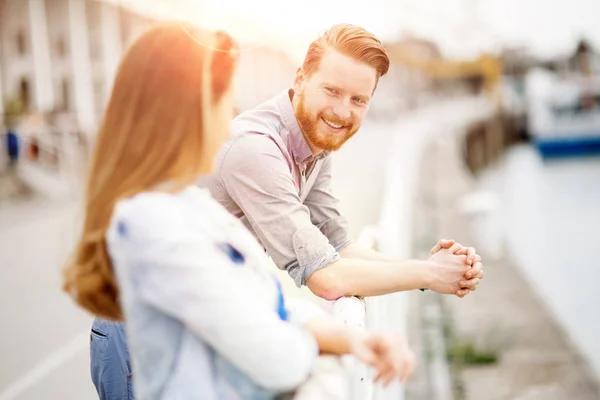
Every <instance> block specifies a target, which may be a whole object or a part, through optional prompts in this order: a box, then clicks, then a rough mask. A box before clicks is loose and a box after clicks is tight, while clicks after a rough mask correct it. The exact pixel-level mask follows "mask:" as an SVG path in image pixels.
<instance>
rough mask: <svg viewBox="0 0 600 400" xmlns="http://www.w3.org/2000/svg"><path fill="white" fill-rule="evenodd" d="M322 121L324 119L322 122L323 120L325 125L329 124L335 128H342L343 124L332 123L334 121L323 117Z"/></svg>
mask: <svg viewBox="0 0 600 400" xmlns="http://www.w3.org/2000/svg"><path fill="white" fill-rule="evenodd" d="M323 121H324V122H325V123H326V124H327V125H329V126H330V127H332V128H335V129H340V128H342V127H343V126H344V125H339V124H334V123H333V122H331V121H327V120H326V119H325V118H323Z"/></svg>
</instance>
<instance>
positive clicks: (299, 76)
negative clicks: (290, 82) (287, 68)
mask: <svg viewBox="0 0 600 400" xmlns="http://www.w3.org/2000/svg"><path fill="white" fill-rule="evenodd" d="M305 78H306V76H305V75H304V70H303V69H302V67H300V68H298V69H297V70H296V77H295V78H294V91H298V89H300V86H302V83H304V80H305Z"/></svg>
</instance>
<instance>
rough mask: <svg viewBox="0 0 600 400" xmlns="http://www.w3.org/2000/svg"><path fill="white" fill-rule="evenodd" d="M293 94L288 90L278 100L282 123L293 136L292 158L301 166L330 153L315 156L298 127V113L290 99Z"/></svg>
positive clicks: (291, 140) (291, 139)
mask: <svg viewBox="0 0 600 400" xmlns="http://www.w3.org/2000/svg"><path fill="white" fill-rule="evenodd" d="M292 93H293V92H292V89H288V90H284V91H283V92H282V93H281V94H279V95H278V98H277V107H278V108H279V112H280V115H281V121H282V122H283V125H284V126H285V128H286V129H287V130H288V131H289V132H290V135H291V137H290V143H291V152H292V156H293V157H294V161H295V162H296V164H298V165H300V164H303V163H307V162H310V161H312V160H313V159H316V160H320V159H322V158H324V157H325V156H327V155H328V154H329V152H327V151H323V152H321V153H320V154H317V155H313V153H312V151H311V150H310V147H309V146H308V143H307V141H306V138H305V137H304V134H303V133H302V129H300V125H298V120H297V119H296V113H295V112H294V107H293V106H292V100H291V99H290V95H291V94H292Z"/></svg>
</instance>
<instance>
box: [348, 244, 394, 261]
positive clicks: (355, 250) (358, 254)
mask: <svg viewBox="0 0 600 400" xmlns="http://www.w3.org/2000/svg"><path fill="white" fill-rule="evenodd" d="M339 253H340V256H342V257H343V258H358V259H362V260H372V261H381V262H394V261H397V260H395V259H394V258H392V257H389V256H386V255H385V254H383V253H380V252H378V251H376V250H374V249H371V248H369V247H366V246H361V245H360V244H358V243H356V242H352V243H350V244H348V245H347V246H345V247H343V248H342V249H340V251H339Z"/></svg>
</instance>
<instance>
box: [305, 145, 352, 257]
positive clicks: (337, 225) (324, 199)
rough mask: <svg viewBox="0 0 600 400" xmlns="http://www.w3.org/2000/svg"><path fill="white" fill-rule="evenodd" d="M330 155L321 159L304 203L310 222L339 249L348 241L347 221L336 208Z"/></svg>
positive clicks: (336, 200)
mask: <svg viewBox="0 0 600 400" xmlns="http://www.w3.org/2000/svg"><path fill="white" fill-rule="evenodd" d="M331 182H332V180H331V156H328V157H326V158H325V159H324V160H323V164H322V166H321V169H320V170H319V173H318V176H317V178H316V180H315V183H314V185H313V187H312V189H311V191H310V193H309V194H308V196H307V197H306V200H305V201H304V204H306V206H307V207H308V209H309V211H310V217H311V220H312V223H313V224H314V225H315V226H317V227H318V228H319V229H320V230H321V232H322V233H323V234H324V235H325V236H327V239H329V243H331V245H332V246H333V247H334V248H335V249H336V250H338V251H339V250H340V249H342V248H343V247H344V246H346V245H347V244H348V243H350V240H349V239H348V222H347V221H346V219H345V218H344V217H343V216H342V215H341V214H340V212H339V210H338V203H339V201H338V199H337V198H336V197H335V196H334V195H333V191H332V188H331Z"/></svg>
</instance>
